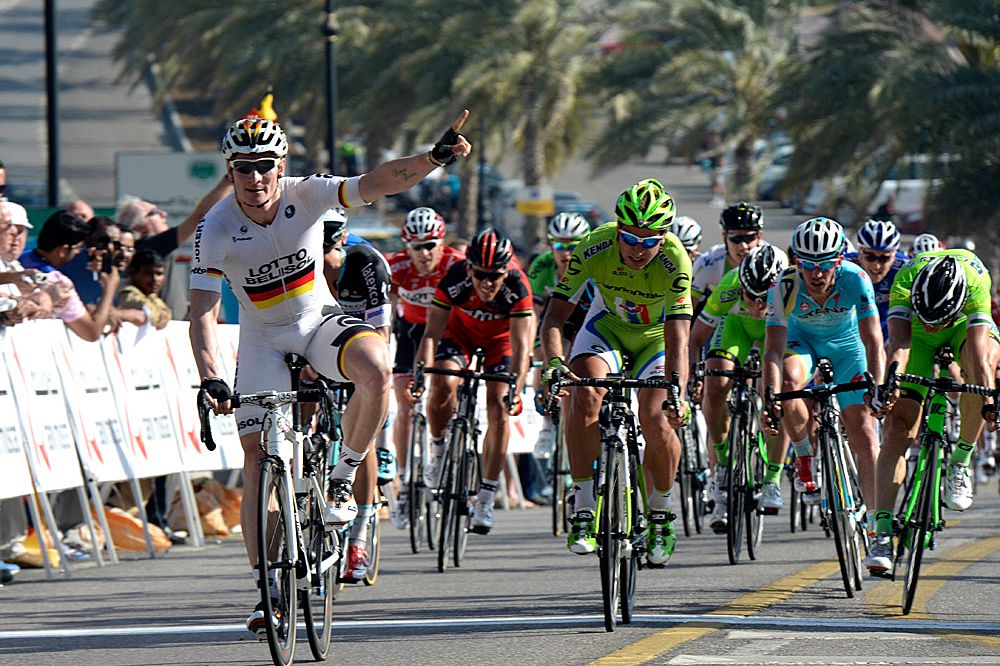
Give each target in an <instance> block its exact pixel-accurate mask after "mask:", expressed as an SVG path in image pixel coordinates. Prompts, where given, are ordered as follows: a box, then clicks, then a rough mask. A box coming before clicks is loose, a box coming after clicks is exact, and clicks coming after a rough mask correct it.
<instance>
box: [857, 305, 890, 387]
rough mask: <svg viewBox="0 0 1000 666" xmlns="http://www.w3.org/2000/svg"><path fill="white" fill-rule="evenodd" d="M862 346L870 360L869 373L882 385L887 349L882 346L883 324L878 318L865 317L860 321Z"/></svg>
mask: <svg viewBox="0 0 1000 666" xmlns="http://www.w3.org/2000/svg"><path fill="white" fill-rule="evenodd" d="M858 328H859V331H860V333H861V344H863V345H864V346H865V355H866V356H867V358H868V372H870V373H871V374H872V377H873V378H874V379H875V381H876V382H879V383H881V382H882V379H883V376H884V375H885V347H884V346H883V344H882V324H881V323H880V322H879V318H878V316H875V317H865V318H864V319H862V320H860V321H858Z"/></svg>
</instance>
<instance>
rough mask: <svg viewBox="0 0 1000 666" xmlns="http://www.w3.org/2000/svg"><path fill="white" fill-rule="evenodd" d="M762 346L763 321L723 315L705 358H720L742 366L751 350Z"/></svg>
mask: <svg viewBox="0 0 1000 666" xmlns="http://www.w3.org/2000/svg"><path fill="white" fill-rule="evenodd" d="M763 344H764V322H763V321H761V320H759V319H751V318H750V317H743V316H740V315H725V316H723V317H722V319H720V320H719V323H718V325H717V326H716V327H715V331H714V332H713V333H712V339H711V341H710V342H709V346H708V355H707V356H706V358H721V359H723V360H725V361H731V362H733V363H739V364H742V363H743V362H744V361H745V360H746V358H747V354H749V353H750V350H751V349H753V348H754V347H755V346H761V345H763Z"/></svg>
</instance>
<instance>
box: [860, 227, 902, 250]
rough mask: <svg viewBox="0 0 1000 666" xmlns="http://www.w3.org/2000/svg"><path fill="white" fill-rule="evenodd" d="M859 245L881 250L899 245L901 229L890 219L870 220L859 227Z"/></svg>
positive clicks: (866, 248) (864, 247)
mask: <svg viewBox="0 0 1000 666" xmlns="http://www.w3.org/2000/svg"><path fill="white" fill-rule="evenodd" d="M858 247H860V248H861V249H862V250H878V251H880V252H883V251H888V250H895V249H896V248H897V247H899V230H898V229H896V225H895V224H893V223H892V222H890V221H888V220H868V221H867V222H865V223H864V224H862V225H861V228H860V229H858Z"/></svg>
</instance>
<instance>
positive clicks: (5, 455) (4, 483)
mask: <svg viewBox="0 0 1000 666" xmlns="http://www.w3.org/2000/svg"><path fill="white" fill-rule="evenodd" d="M0 355H2V357H3V358H4V359H11V358H13V356H12V352H11V350H10V346H9V344H8V343H7V341H6V336H5V335H4V334H3V333H0ZM6 365H7V366H8V367H9V366H10V365H12V364H11V363H9V362H8V363H7V364H6ZM25 443H26V442H25V437H24V430H23V429H22V428H21V421H20V419H19V417H18V410H17V401H16V400H14V390H13V388H11V385H10V377H9V376H8V374H7V370H5V369H2V368H0V499H7V498H8V497H20V496H21V495H30V494H31V493H32V492H34V488H32V485H31V472H30V471H29V470H28V460H27V458H25V456H26V455H27V453H26V452H25Z"/></svg>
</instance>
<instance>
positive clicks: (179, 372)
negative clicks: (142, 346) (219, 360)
mask: <svg viewBox="0 0 1000 666" xmlns="http://www.w3.org/2000/svg"><path fill="white" fill-rule="evenodd" d="M189 331H190V325H189V323H188V322H186V321H172V322H170V323H169V324H167V327H166V328H165V329H164V330H163V331H162V334H164V335H165V336H166V349H167V360H168V361H169V366H170V367H169V369H167V370H165V373H172V378H173V379H175V380H176V383H174V382H168V383H170V384H172V387H171V388H172V389H173V391H174V392H175V394H176V395H175V403H176V405H177V407H176V409H175V410H174V411H175V418H176V423H177V427H178V429H179V430H180V432H181V436H182V442H183V444H182V455H183V457H184V467H185V469H187V470H188V471H189V472H200V471H212V470H217V469H240V468H242V467H243V447H242V446H241V445H240V438H239V436H238V435H237V433H236V417H235V416H233V415H232V414H228V415H218V416H216V415H214V414H213V415H212V416H211V417H210V418H211V419H212V437H213V438H214V439H215V443H216V444H217V445H218V448H216V449H215V451H209V450H207V449H206V448H205V446H204V444H202V443H201V424H200V423H199V421H198V408H197V405H196V399H197V395H198V388H199V386H201V377H199V376H198V367H197V365H196V364H195V361H194V354H193V353H192V352H191V340H190V338H189V337H188V335H189Z"/></svg>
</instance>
